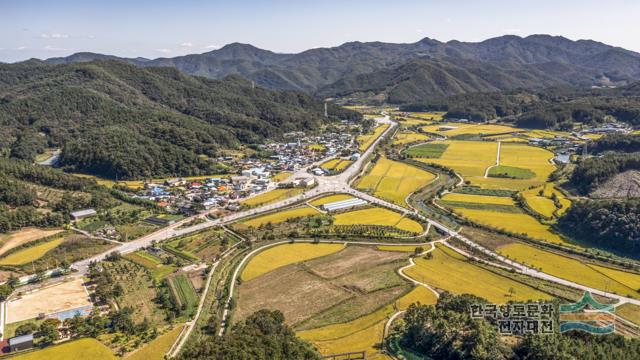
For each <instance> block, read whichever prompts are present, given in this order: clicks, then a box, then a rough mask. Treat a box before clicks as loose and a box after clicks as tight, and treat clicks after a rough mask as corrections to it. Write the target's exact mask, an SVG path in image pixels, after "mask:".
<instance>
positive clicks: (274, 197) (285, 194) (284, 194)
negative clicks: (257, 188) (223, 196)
mask: <svg viewBox="0 0 640 360" xmlns="http://www.w3.org/2000/svg"><path fill="white" fill-rule="evenodd" d="M303 192H304V189H302V188H290V189H273V190H271V191H268V192H266V193H263V194H260V195H258V196H254V197H252V198H250V199H246V200H242V201H240V203H241V204H244V205H247V206H251V207H253V206H262V205H267V204H272V203H274V202H278V201H280V200H284V199H288V198H290V197H292V196H296V195H298V194H301V193H303Z"/></svg>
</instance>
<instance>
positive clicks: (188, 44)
mask: <svg viewBox="0 0 640 360" xmlns="http://www.w3.org/2000/svg"><path fill="white" fill-rule="evenodd" d="M180 46H182V47H193V43H190V42H183V43H182V44H180Z"/></svg>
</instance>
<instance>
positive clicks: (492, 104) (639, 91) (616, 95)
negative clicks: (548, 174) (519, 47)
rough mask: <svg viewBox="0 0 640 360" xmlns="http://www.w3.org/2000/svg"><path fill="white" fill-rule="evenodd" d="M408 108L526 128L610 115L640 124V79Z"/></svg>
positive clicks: (492, 94)
mask: <svg viewBox="0 0 640 360" xmlns="http://www.w3.org/2000/svg"><path fill="white" fill-rule="evenodd" d="M400 109H401V110H406V111H423V110H438V111H446V112H447V115H446V117H448V118H454V119H455V118H458V119H470V120H472V121H487V120H495V119H501V120H502V121H506V122H514V123H516V125H518V126H521V127H527V128H559V129H571V128H572V127H573V123H574V122H581V123H585V124H590V125H595V124H598V123H601V122H602V121H604V117H605V116H606V115H611V116H613V117H615V118H616V119H618V120H620V121H624V122H627V123H629V124H632V125H638V124H640V82H638V83H633V84H631V85H627V86H621V87H618V88H614V89H608V88H607V89H579V88H574V87H553V88H546V89H544V90H528V89H518V90H512V91H493V92H480V93H468V94H458V95H454V96H448V97H444V96H443V97H440V98H434V99H431V100H426V101H422V102H419V103H414V104H407V105H403V106H401V107H400Z"/></svg>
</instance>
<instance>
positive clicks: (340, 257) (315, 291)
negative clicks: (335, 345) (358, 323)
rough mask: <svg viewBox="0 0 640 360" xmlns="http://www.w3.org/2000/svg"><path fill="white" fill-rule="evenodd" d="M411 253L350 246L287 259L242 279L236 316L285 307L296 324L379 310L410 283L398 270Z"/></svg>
mask: <svg viewBox="0 0 640 360" xmlns="http://www.w3.org/2000/svg"><path fill="white" fill-rule="evenodd" d="M408 256H409V254H407V253H400V252H391V251H379V250H375V249H374V248H371V247H363V246H348V247H347V248H345V249H344V250H341V251H339V252H337V253H333V254H331V255H327V256H324V257H322V258H316V259H313V260H309V261H306V262H303V263H298V264H292V265H287V266H284V267H282V268H279V269H277V270H274V271H271V272H269V273H266V274H264V275H261V276H258V277H256V278H254V279H251V280H249V281H245V282H243V283H242V285H240V288H239V297H238V303H237V304H238V306H237V310H236V313H235V315H234V319H235V320H236V321H238V320H242V319H243V318H245V317H246V316H248V315H249V314H251V313H253V312H254V311H256V310H259V309H263V308H266V309H274V310H275V309H277V310H280V311H282V313H283V314H284V316H285V321H286V322H287V324H289V325H291V326H294V327H295V328H296V329H298V330H299V329H307V328H311V327H318V326H324V325H328V324H332V323H336V322H345V321H350V320H352V319H355V318H358V317H360V316H363V315H366V314H368V313H370V312H372V311H375V310H376V309H378V308H379V307H381V306H383V305H385V304H389V303H393V301H394V300H395V299H397V298H399V297H400V296H402V295H403V294H405V293H406V292H408V291H409V290H410V289H411V286H410V285H409V284H408V282H406V281H405V280H403V279H402V278H401V277H400V276H399V275H398V274H397V273H396V270H397V269H398V268H400V267H401V266H403V265H405V264H406V263H407V259H408Z"/></svg>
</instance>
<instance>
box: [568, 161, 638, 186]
mask: <svg viewBox="0 0 640 360" xmlns="http://www.w3.org/2000/svg"><path fill="white" fill-rule="evenodd" d="M628 170H640V153H630V154H616V153H608V154H605V155H603V156H599V157H591V158H588V159H585V160H582V161H581V162H580V163H578V165H577V166H576V168H575V170H574V171H573V174H571V179H570V182H571V184H572V185H573V186H574V187H575V188H576V189H577V190H578V191H579V192H580V193H582V194H588V193H590V192H591V191H593V190H595V189H596V188H597V187H598V186H599V185H601V184H602V183H604V182H605V181H607V180H608V179H610V178H611V177H613V176H615V175H616V174H619V173H622V172H624V171H628Z"/></svg>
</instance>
